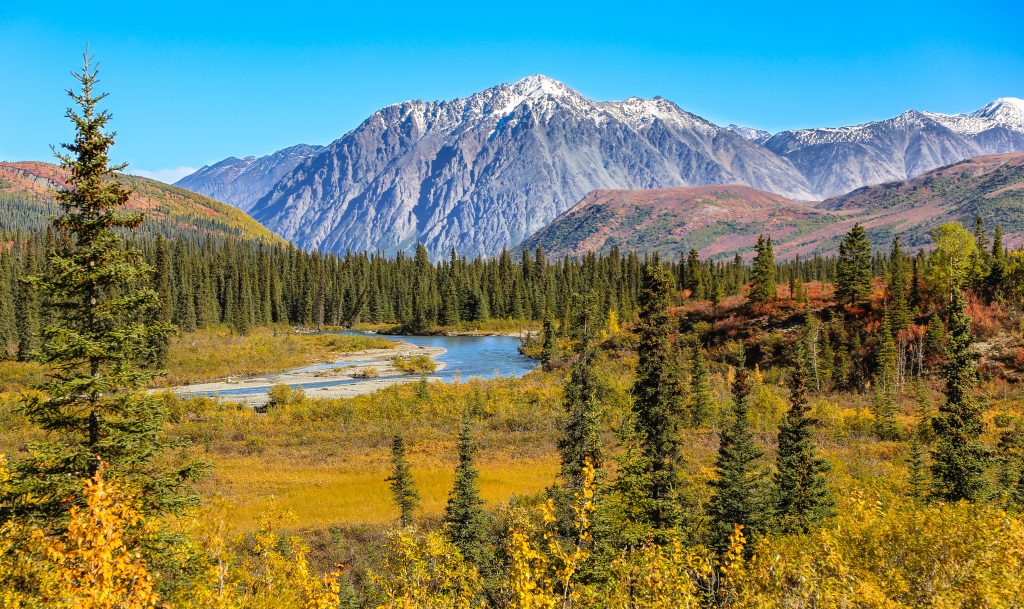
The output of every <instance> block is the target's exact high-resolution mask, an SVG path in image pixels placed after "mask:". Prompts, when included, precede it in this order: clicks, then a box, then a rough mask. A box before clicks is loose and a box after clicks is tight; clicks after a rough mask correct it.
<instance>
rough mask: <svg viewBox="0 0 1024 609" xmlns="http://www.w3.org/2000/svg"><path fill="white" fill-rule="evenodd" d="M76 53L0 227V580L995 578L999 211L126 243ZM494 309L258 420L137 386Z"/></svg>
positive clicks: (1013, 548) (163, 597) (43, 595)
mask: <svg viewBox="0 0 1024 609" xmlns="http://www.w3.org/2000/svg"><path fill="white" fill-rule="evenodd" d="M78 78H79V82H80V85H81V86H80V89H78V90H76V91H75V92H74V93H73V94H72V96H73V99H74V102H75V105H76V108H74V109H72V110H70V111H69V113H68V116H69V118H71V120H72V121H73V123H74V125H75V128H76V137H75V139H74V142H73V143H72V144H69V145H67V146H66V147H65V148H66V156H64V157H62V161H63V162H64V164H65V168H66V170H67V171H68V173H69V175H70V176H71V179H70V181H69V186H68V189H67V191H66V192H65V193H64V194H62V197H61V204H62V208H61V213H60V215H59V216H58V218H57V219H56V220H55V221H54V223H53V226H52V227H51V230H50V231H49V232H48V233H46V234H41V233H31V234H30V233H19V234H14V235H11V236H10V239H8V240H7V241H8V243H9V245H8V246H7V247H5V248H4V249H3V250H2V252H0V274H2V278H3V281H0V288H2V289H4V290H10V291H11V294H5V295H0V296H3V297H2V298H0V340H2V342H3V346H4V347H5V350H4V353H3V354H4V355H5V357H6V360H5V361H3V362H0V381H2V382H0V389H2V393H0V418H2V426H0V430H2V431H0V452H4V453H6V456H5V457H4V458H3V459H0V599H2V604H3V606H5V607H86V608H113V607H122V608H135V607H139V608H141V607H165V606H166V607H183V608H188V607H197V608H198V607H203V608H205V607H224V608H227V607H254V608H259V607H268V608H269V607H308V608H318V609H320V608H327V607H394V608H407V609H409V608H418V607H422V608H424V609H426V608H438V607H441V608H443V607H451V608H471V607H510V608H524V609H525V608H554V607H562V608H568V607H581V608H582V607H608V608H623V609H625V608H669V607H694V608H697V607H730V608H742V607H751V608H753V607H807V608H810V607H837V608H838V607H878V608H896V607H1019V606H1021V603H1022V601H1021V599H1022V598H1024V555H1022V554H1021V548H1022V547H1024V519H1022V516H1021V510H1022V509H1024V407H1022V404H1024V388H1022V386H1021V381H1022V374H1024V306H1022V303H1024V252H1020V251H1008V250H1007V249H1006V248H1005V247H1004V245H1003V243H1002V236H1001V233H1000V230H999V227H998V226H997V227H993V230H990V229H989V227H986V226H985V225H984V223H983V222H982V221H981V219H979V220H978V221H977V222H976V224H975V226H974V227H973V231H971V230H968V229H966V228H964V227H962V226H960V225H959V224H948V225H943V226H940V227H937V228H936V230H935V234H934V237H935V238H934V243H933V248H932V249H931V250H929V251H917V252H914V253H910V252H907V253H904V251H903V249H902V247H901V245H900V243H899V241H898V240H897V241H895V242H894V243H893V244H892V246H891V248H887V250H886V251H876V252H872V249H871V244H870V241H869V240H868V239H867V237H866V234H865V231H864V230H863V228H862V227H860V226H857V227H855V228H854V229H853V230H852V231H850V233H849V235H847V237H846V238H845V239H844V240H843V243H842V246H841V247H840V252H839V255H838V257H837V258H830V257H820V256H819V257H813V258H808V259H802V260H789V261H783V262H780V261H777V260H775V259H774V254H773V251H772V245H771V239H770V237H769V236H767V235H766V236H764V238H763V239H761V240H760V241H759V244H758V247H757V252H756V257H755V258H754V261H753V264H749V265H748V264H747V263H746V262H745V261H744V260H743V259H742V258H740V257H736V258H734V259H731V260H726V261H720V260H710V261H708V260H700V258H699V256H698V255H697V254H696V252H688V253H687V254H686V255H685V256H680V259H679V260H678V261H669V260H663V259H660V258H658V257H653V256H652V257H646V258H644V257H638V256H636V255H635V254H619V253H618V252H613V253H611V254H608V255H605V256H588V257H585V258H584V259H582V260H559V261H554V262H548V261H547V260H546V259H545V258H544V255H543V252H536V253H523V254H522V260H521V261H519V262H513V260H512V258H511V256H510V255H509V254H507V253H505V254H503V255H502V256H499V257H497V258H496V259H493V260H474V261H467V260H465V259H462V258H459V257H457V256H454V255H453V256H452V257H451V259H450V260H444V261H438V262H431V261H430V260H429V259H428V258H427V256H426V254H425V251H424V250H422V249H421V252H420V253H417V255H416V256H415V257H414V258H412V259H405V258H402V257H398V258H396V259H395V260H385V259H383V258H380V257H376V256H369V255H363V254H351V255H348V256H346V257H341V258H337V257H329V256H321V255H318V254H310V253H305V252H299V251H297V250H295V249H294V248H289V247H287V246H275V245H269V244H266V243H248V242H243V241H233V240H230V239H225V240H223V241H214V240H208V241H206V242H203V243H195V242H185V241H184V240H177V241H171V240H164V239H162V238H160V237H155V238H151V239H149V238H147V239H138V238H137V236H136V235H134V234H133V230H134V227H135V226H137V225H138V223H139V222H141V221H143V220H144V219H143V218H141V217H134V216H130V215H127V214H124V213H123V212H122V207H123V203H124V200H125V198H126V196H127V193H126V191H125V190H124V188H123V186H122V185H120V183H119V182H117V181H115V180H112V179H111V173H112V172H113V171H115V170H117V167H111V165H110V163H109V160H108V158H107V151H108V149H109V147H110V145H111V144H112V142H113V138H112V136H111V135H110V134H109V133H108V132H107V131H105V129H106V123H107V121H108V120H109V118H110V116H109V114H107V113H105V112H103V111H100V110H99V109H98V106H97V103H98V102H99V101H100V100H102V96H101V95H98V94H96V92H95V91H94V89H93V87H94V85H95V82H96V73H95V70H94V68H93V67H92V66H91V65H90V64H89V63H88V62H87V63H86V65H85V67H84V70H83V71H82V72H81V73H80V74H79V75H78ZM170 252H174V254H173V255H172V254H170ZM491 319H494V320H499V324H500V325H504V326H506V327H509V326H517V327H523V326H524V325H525V324H528V323H531V322H532V323H535V324H536V325H535V326H534V327H539V328H540V331H539V333H538V334H536V335H532V334H531V335H528V337H527V339H526V340H525V341H524V344H523V351H524V353H526V354H528V355H530V356H533V357H536V358H537V359H538V360H541V361H542V362H543V366H540V367H538V369H537V370H535V371H534V372H531V373H529V374H527V375H526V376H525V377H523V378H520V379H495V380H489V381H482V380H468V381H466V382H455V383H450V384H440V383H433V384H428V383H426V382H423V383H420V384H418V385H417V384H410V385H402V386H394V387H390V388H387V389H384V390H382V391H379V392H377V393H374V394H370V395H362V396H358V397H354V398H348V399H312V398H309V397H307V396H306V395H304V394H303V393H302V392H300V391H293V390H290V389H288V388H287V387H285V386H281V387H275V388H274V391H273V396H272V398H273V403H274V405H273V407H272V408H268V409H267V411H266V412H265V413H256V412H254V411H253V410H252V409H249V408H246V407H243V406H239V405H233V404H228V403H224V402H219V401H217V400H213V399H209V398H195V399H182V398H176V397H173V396H171V395H169V394H153V393H149V392H147V391H146V389H147V388H152V387H155V386H158V385H159V384H160V383H161V382H166V380H165V381H161V376H160V375H159V374H158V372H159V371H161V370H165V369H169V370H170V372H169V373H168V374H169V376H170V375H175V374H177V375H179V377H173V376H171V378H192V377H193V376H195V377H206V376H218V375H222V374H223V373H224V370H228V369H233V368H232V367H233V366H241V367H242V369H243V370H246V371H249V370H253V369H259V370H263V369H265V368H267V367H270V366H274V365H275V363H274V362H275V358H274V355H275V354H277V353H278V351H280V355H281V357H282V358H289V357H294V358H296V360H298V359H307V360H308V359H317V358H320V357H323V356H325V355H327V354H330V353H334V352H338V351H350V350H353V349H364V348H377V347H382V346H386V345H385V344H384V343H378V342H377V341H376V340H374V339H368V340H366V341H362V340H359V341H357V340H355V339H353V340H351V341H350V340H348V338H343V337H330V338H328V339H323V338H321V337H319V336H309V337H307V336H295V335H293V334H291V333H289V332H287V331H285V328H287V327H288V326H287V325H301V326H303V327H307V328H308V327H316V326H321V327H323V326H334V325H351V324H355V323H359V322H360V321H370V322H374V323H382V324H393V325H401V326H403V327H405V328H407V329H409V330H410V331H431V330H432V329H437V328H439V327H446V328H457V327H459V324H462V323H464V322H467V321H468V322H471V323H478V324H482V323H484V322H486V320H491ZM272 324H281V325H272ZM478 327H480V326H478ZM250 350H251V351H253V352H254V354H255V355H253V356H252V357H253V358H254V361H250V362H244V363H241V364H239V363H235V362H234V360H233V359H232V358H233V357H241V356H240V355H238V354H240V353H245V352H248V351H250ZM232 353H234V354H235V355H232ZM261 354H262V355H261ZM289 354H291V355H289ZM229 362H231V363H229ZM396 363H397V362H396ZM280 365H282V366H284V363H281V364H280ZM412 372H413V373H419V372H421V370H419V369H416V370H413V371H412Z"/></svg>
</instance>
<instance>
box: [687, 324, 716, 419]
mask: <svg viewBox="0 0 1024 609" xmlns="http://www.w3.org/2000/svg"><path fill="white" fill-rule="evenodd" d="M711 406H712V398H711V383H710V380H709V376H708V364H707V361H706V360H705V359H704V353H703V352H702V351H701V348H700V343H699V342H695V343H694V345H693V353H692V355H691V358H690V423H691V424H692V425H693V427H700V426H701V425H703V424H704V423H705V422H707V420H708V417H709V416H711Z"/></svg>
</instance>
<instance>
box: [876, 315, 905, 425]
mask: <svg viewBox="0 0 1024 609" xmlns="http://www.w3.org/2000/svg"><path fill="white" fill-rule="evenodd" d="M879 334H880V336H879V343H878V350H877V352H876V353H875V383H874V389H873V393H872V399H871V407H872V410H873V412H874V415H875V435H877V436H878V439H880V440H897V439H899V435H900V434H899V427H898V425H897V423H896V410H897V404H896V343H895V341H893V338H892V329H891V323H890V321H889V315H888V312H886V314H885V316H884V318H883V321H882V327H881V328H879Z"/></svg>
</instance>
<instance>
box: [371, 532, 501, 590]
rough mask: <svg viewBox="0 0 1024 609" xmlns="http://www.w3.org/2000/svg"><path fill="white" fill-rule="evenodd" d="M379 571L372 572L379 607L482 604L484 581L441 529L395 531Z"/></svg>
mask: <svg viewBox="0 0 1024 609" xmlns="http://www.w3.org/2000/svg"><path fill="white" fill-rule="evenodd" d="M388 541H389V543H388V548H387V552H386V553H385V555H384V560H383V563H382V564H381V567H380V570H379V571H372V572H370V574H369V578H370V581H371V584H372V586H373V588H374V592H375V593H376V595H377V597H378V600H377V603H378V605H377V606H378V607H379V609H472V608H473V607H481V606H483V605H484V601H483V583H482V581H481V579H480V575H479V573H477V570H476V568H474V567H473V566H471V565H469V564H467V563H466V561H464V560H463V559H462V555H461V554H460V553H459V550H458V548H456V547H455V546H454V545H452V543H451V542H450V541H448V539H446V538H445V537H444V535H442V534H441V533H438V532H431V533H425V534H421V533H418V532H416V531H415V530H411V529H403V530H400V531H396V532H394V533H392V534H391V535H390V537H389V539H388Z"/></svg>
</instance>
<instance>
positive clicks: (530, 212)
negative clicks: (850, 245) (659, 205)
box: [177, 75, 1024, 257]
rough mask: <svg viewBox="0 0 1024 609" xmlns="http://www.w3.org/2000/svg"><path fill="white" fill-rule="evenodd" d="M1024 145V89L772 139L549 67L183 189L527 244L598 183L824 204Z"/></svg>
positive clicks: (225, 166) (323, 220)
mask: <svg viewBox="0 0 1024 609" xmlns="http://www.w3.org/2000/svg"><path fill="white" fill-rule="evenodd" d="M1016 151H1024V100H1020V99H1016V98H1009V97H1008V98H1002V99H998V100H996V101H994V102H992V103H990V104H988V105H986V106H984V107H982V108H980V109H978V110H977V111H975V112H972V113H969V114H956V115H950V114H939V113H935V112H922V111H917V110H909V111H907V112H904V113H903V114H901V115H899V116H897V117H894V118H890V119H886V120H882V121H877V122H871V123H866V124H863V125H855V126H849V127H835V128H823V129H801V130H792V131H782V132H780V133H776V134H774V135H770V134H768V133H767V132H765V131H760V130H757V129H752V128H749V127H742V126H737V125H729V126H728V127H719V126H717V125H715V124H713V123H711V122H709V121H707V120H705V119H703V118H701V117H699V116H696V115H694V114H691V113H689V112H686V111H685V110H683V109H681V108H680V107H679V106H677V105H676V104H674V103H672V102H671V101H669V100H666V99H663V98H660V97H655V98H653V99H641V98H637V97H631V98H628V99H625V100H623V101H617V102H600V101H593V100H590V99H588V98H586V97H584V96H583V95H581V94H580V93H578V92H577V91H575V90H573V89H572V88H570V87H568V86H566V85H565V84H563V83H560V82H558V81H556V80H552V79H550V78H547V77H545V76H541V75H536V76H530V77H527V78H524V79H522V80H520V81H518V82H515V83H512V84H501V85H498V86H495V87H492V88H490V89H487V90H484V91H481V92H479V93H476V94H474V95H471V96H469V97H466V98H462V99H454V100H449V101H438V102H424V101H419V100H416V101H407V102H403V103H400V104H394V105H391V106H388V107H386V108H383V109H381V110H379V111H377V112H375V113H374V114H373V115H371V116H370V117H369V118H367V119H366V120H365V121H364V122H363V123H362V124H360V125H359V126H358V127H356V128H355V129H353V130H352V131H350V132H349V133H346V134H345V135H343V136H342V137H341V138H340V139H338V140H336V141H334V142H333V143H331V144H330V145H328V146H325V147H316V146H296V147H293V148H288V149H285V150H282V151H279V152H277V153H274V154H272V155H269V156H266V157H262V158H258V159H254V158H252V157H248V158H245V159H236V158H230V159H226V160H224V161H222V162H220V163H217V164H215V165H212V166H209V167H204V168H203V169H201V170H199V171H198V172H196V173H195V174H193V175H191V176H188V177H186V178H184V179H182V180H180V181H179V182H178V183H177V185H179V186H183V187H185V188H189V189H192V190H196V191H197V192H200V193H202V194H206V195H209V196H212V197H214V198H219V199H221V200H225V201H227V202H230V203H233V204H235V205H237V206H239V207H241V208H242V209H243V210H246V211H249V212H250V213H251V214H252V215H253V216H254V217H255V218H256V219H257V220H259V221H260V222H262V223H263V224H264V225H266V226H267V227H269V228H270V229H271V230H273V231H274V232H276V233H278V234H279V235H281V236H283V237H285V238H287V239H290V240H292V241H293V242H294V243H295V244H296V245H298V246H300V247H303V248H308V249H321V250H324V251H335V252H340V251H345V250H346V249H353V250H380V251H383V252H387V253H393V252H397V251H410V250H412V249H413V248H414V247H415V244H416V243H417V242H418V241H419V242H423V243H424V244H425V245H426V246H427V248H428V249H429V250H430V252H431V254H432V255H434V256H435V257H439V256H443V255H447V252H448V251H449V250H450V249H452V248H454V249H456V250H457V251H458V252H459V253H462V254H467V255H475V254H485V255H491V254H495V253H497V252H499V251H501V249H502V248H505V247H514V246H516V245H517V244H519V243H521V242H522V241H523V240H524V239H526V238H527V237H528V236H530V235H531V234H533V233H534V232H536V231H537V230H539V229H540V228H541V227H543V226H545V225H546V224H548V223H549V222H550V221H551V220H553V219H554V218H555V217H556V216H557V215H558V214H560V213H562V212H564V211H565V210H567V209H569V208H570V207H572V206H573V205H574V204H576V202H577V201H579V200H580V199H581V198H582V197H583V196H584V195H585V194H587V193H589V192H591V191H593V190H596V189H649V188H666V187H677V186H699V185H715V184H728V183H735V184H743V185H747V186H750V187H753V188H757V189H760V190H764V191H767V192H771V193H775V194H778V195H782V196H784V197H788V198H790V199H795V200H802V201H807V200H821V199H825V198H828V197H831V196H835V195H839V194H845V193H847V192H850V191H852V190H855V189H857V188H861V187H863V186H870V185H874V184H881V183H885V182H891V181H894V180H903V179H907V178H912V177H915V176H918V175H920V174H922V173H925V172H927V171H930V170H932V169H935V168H938V167H941V166H945V165H948V164H950V163H955V162H958V161H962V160H964V159H968V158H973V157H977V156H980V155H985V154H994V153H1003V152H1016Z"/></svg>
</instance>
